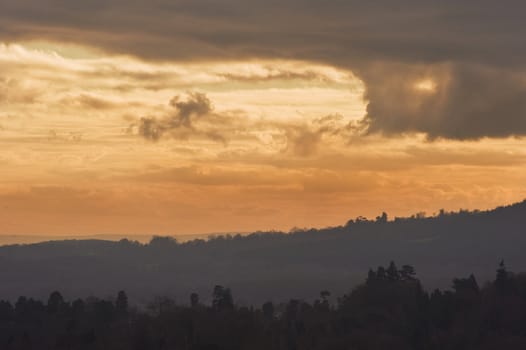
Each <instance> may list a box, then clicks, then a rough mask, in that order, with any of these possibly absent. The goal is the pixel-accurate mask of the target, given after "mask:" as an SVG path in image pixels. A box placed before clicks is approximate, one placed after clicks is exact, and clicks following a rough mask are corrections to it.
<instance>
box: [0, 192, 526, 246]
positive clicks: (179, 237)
mask: <svg viewBox="0 0 526 350" xmlns="http://www.w3.org/2000/svg"><path fill="white" fill-rule="evenodd" d="M522 203H526V198H524V199H523V200H521V201H517V202H513V203H506V204H502V205H498V206H495V207H492V208H488V209H480V208H475V209H467V208H459V209H458V210H445V209H443V208H440V209H439V210H437V211H434V212H433V213H426V212H423V211H418V212H415V213H413V214H411V215H406V216H391V215H389V213H386V212H385V211H382V212H381V213H379V214H378V216H372V217H365V216H362V215H358V216H353V217H349V218H348V219H347V220H346V221H345V222H343V223H340V224H334V225H329V226H323V227H307V226H303V227H296V226H295V227H292V228H290V229H288V230H276V229H272V228H270V229H266V230H253V231H245V232H205V233H186V234H157V233H149V234H141V233H136V234H133V233H132V234H127V235H123V234H121V235H119V234H112V233H99V234H97V233H94V234H87V235H71V234H70V235H67V234H65V235H54V236H49V235H31V234H25V235H24V234H22V235H21V234H18V235H17V234H11V235H10V234H3V235H0V247H3V246H9V245H18V244H20V245H25V244H38V243H45V242H53V241H68V240H79V241H82V240H103V241H113V242H117V241H121V240H125V239H126V240H130V241H136V242H139V243H142V244H148V243H149V242H150V241H151V240H152V239H154V238H155V237H169V238H174V239H176V241H177V242H178V243H186V242H189V241H193V240H205V241H208V240H209V239H211V238H216V237H226V236H236V235H241V236H247V235H250V234H254V233H259V232H263V233H265V232H278V233H285V234H290V233H295V232H297V231H303V230H326V229H332V228H337V227H343V226H345V225H346V223H348V222H349V221H351V220H356V219H358V218H363V219H365V220H367V221H369V222H374V221H375V220H378V217H379V216H380V215H382V214H384V213H385V214H387V222H396V221H397V219H402V220H403V219H411V218H418V219H428V218H438V217H440V213H441V212H443V213H445V214H449V215H451V214H453V215H455V214H460V213H462V212H465V211H467V212H468V213H485V212H492V211H495V210H497V209H502V208H506V207H511V206H515V205H519V204H522Z"/></svg>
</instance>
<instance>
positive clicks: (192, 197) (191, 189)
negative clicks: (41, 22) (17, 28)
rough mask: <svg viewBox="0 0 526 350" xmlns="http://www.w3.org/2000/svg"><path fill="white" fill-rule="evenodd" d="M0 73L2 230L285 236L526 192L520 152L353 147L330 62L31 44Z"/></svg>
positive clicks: (348, 77)
mask: <svg viewBox="0 0 526 350" xmlns="http://www.w3.org/2000/svg"><path fill="white" fill-rule="evenodd" d="M0 71H1V72H3V73H2V75H1V76H0V105H1V106H2V109H1V111H0V146H1V147H2V152H1V153H0V167H1V169H2V175H1V177H0V204H1V205H2V206H3V210H2V211H1V213H0V222H1V225H2V226H1V227H0V233H42V234H80V233H83V234H93V233H124V234H130V233H148V232H151V233H167V234H169V233H198V232H208V231H247V230H254V229H270V228H278V229H288V228H290V227H292V226H310V225H312V226H324V225H333V224H339V223H343V222H344V221H345V220H346V219H348V218H349V217H350V216H357V215H369V216H372V215H375V214H377V212H378V210H379V208H381V209H382V210H387V211H389V212H390V213H391V214H396V215H401V214H410V213H412V212H414V211H415V210H421V209H425V210H428V211H430V212H432V211H434V210H437V209H439V208H440V207H445V208H447V209H458V207H460V206H462V207H489V206H492V205H496V204H500V203H502V202H509V201H513V200H518V199H521V197H523V196H524V195H525V194H526V190H525V188H524V184H523V181H522V180H523V177H522V175H523V173H524V170H525V163H526V153H525V152H524V149H523V147H522V143H521V141H520V140H517V139H505V140H500V141H495V140H484V141H476V142H475V141H473V142H458V141H444V140H442V141H436V142H434V143H429V142H428V141H427V140H426V139H425V137H424V136H423V135H409V136H398V137H390V138H386V137H383V136H381V135H378V134H374V135H366V134H364V133H363V132H362V130H361V127H362V125H361V124H360V123H361V121H362V118H363V116H364V115H365V114H366V104H367V101H364V93H365V87H364V84H363V82H362V81H360V80H359V79H358V78H356V77H355V76H354V75H353V73H352V72H351V71H348V70H345V69H341V68H336V67H333V66H330V65H324V64H320V63H313V62H309V61H298V60H283V59H281V60H270V59H267V60H241V61H217V60H216V61H206V62H205V61H202V62H198V63H188V62H186V63H185V62H149V61H145V60H140V59H138V58H134V57H131V56H124V55H107V54H103V53H102V52H99V51H97V50H92V49H89V48H86V47H82V46H65V45H58V46H56V45H55V44H51V43H42V42H40V43H19V44H9V45H8V44H2V45H0ZM414 88H415V89H417V90H419V91H421V92H423V93H433V92H434V91H435V90H436V89H437V85H436V83H435V82H434V81H433V80H431V79H425V80H420V81H417V82H416V83H415V85H414ZM196 96H203V97H202V98H198V97H196ZM174 101H175V102H174ZM423 117H425V116H423ZM145 122H149V123H154V124H150V125H154V126H155V127H157V128H159V127H161V128H162V130H163V132H162V135H160V136H159V137H155V138H152V137H146V136H145V135H147V133H145V132H144V130H145V129H144V125H145V124H144V123H145ZM141 127H142V129H141ZM141 130H142V131H143V132H142V133H141ZM504 170H505V171H504ZM393 198H396V200H395V201H393ZM27 217H31V218H32V220H24V218H27Z"/></svg>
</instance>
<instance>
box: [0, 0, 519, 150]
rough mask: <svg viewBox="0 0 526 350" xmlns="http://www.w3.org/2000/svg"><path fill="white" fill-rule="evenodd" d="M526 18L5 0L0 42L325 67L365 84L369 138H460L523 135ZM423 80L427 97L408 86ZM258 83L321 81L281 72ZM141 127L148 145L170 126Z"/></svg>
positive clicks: (436, 6) (341, 7) (299, 5)
mask: <svg viewBox="0 0 526 350" xmlns="http://www.w3.org/2000/svg"><path fill="white" fill-rule="evenodd" d="M37 8H38V9H39V10H38V11H36V10H35V9H37ZM525 10H526V3H524V2H523V1H518V0H508V1H505V3H504V4H503V3H502V2H496V1H492V0H481V1H478V2H477V4H476V5H475V4H473V3H472V2H468V1H465V2H459V1H457V0H444V1H440V2H436V1H419V0H401V1H398V2H397V3H396V5H394V4H393V2H392V1H391V0H379V1H374V2H364V1H360V0H348V1H312V0H290V1H286V2H285V3H284V2H278V1H262V0H243V1H242V0H224V1H221V2H220V3H218V2H217V1H212V0H205V1H199V2H195V1H188V0H177V1H168V0H158V1H155V2H152V1H147V0H138V1H134V2H132V3H130V2H125V1H123V0H109V1H104V2H102V1H91V2H86V3H82V4H79V3H78V2H63V1H61V2H60V6H57V1H56V0H44V1H40V0H39V1H37V0H24V1H19V0H5V1H4V2H3V3H2V12H1V13H0V23H2V27H1V28H0V40H6V41H15V40H49V41H62V42H77V43H80V44H84V45H91V46H94V47H98V48H102V49H104V50H106V51H107V52H111V53H118V54H130V55H135V56H139V57H142V58H144V59H148V60H155V61H159V62H166V61H179V62H182V61H185V62H187V61H201V62H203V61H208V62H210V61H213V60H217V61H225V60H237V61H240V60H243V59H247V60H248V59H254V58H259V59H262V58H264V59H269V58H271V59H296V60H308V61H315V62H322V63H324V64H329V65H333V66H337V67H340V68H345V69H349V70H350V71H352V72H353V73H354V74H355V75H356V76H357V77H359V78H360V79H362V80H363V82H364V84H365V87H366V98H367V101H368V103H369V107H368V113H367V116H366V118H365V120H364V121H365V122H366V123H367V126H368V130H369V132H370V133H373V132H382V133H384V134H388V135H389V134H404V133H412V132H421V133H425V134H427V135H428V137H429V138H430V139H434V138H440V137H442V138H451V139H461V140H464V139H477V138H482V137H506V136H510V135H519V136H523V135H526V127H525V120H526V113H525V110H526V109H525V106H524V102H523V101H522V99H521V98H520V96H522V95H524V92H525V87H524V80H525V76H526V65H525V63H524V62H526V46H525V45H524V42H523V41H524V40H523V37H524V35H525V34H526V29H525V27H524V25H523V15H522V14H523V13H524V11H525ZM94 19H96V20H94ZM426 73H430V74H432V75H433V78H434V79H436V84H437V86H436V91H435V92H434V93H433V94H430V93H428V92H429V91H427V92H426V91H424V90H425V89H423V90H422V89H421V90H420V91H418V89H414V88H413V86H414V84H418V82H414V79H422V78H420V76H421V75H425V74H426ZM297 74H300V75H297ZM223 77H224V78H228V79H237V80H244V79H248V80H250V79H252V77H251V76H250V75H248V76H246V75H238V74H228V73H226V74H225V75H223ZM256 78H257V79H274V78H284V79H295V78H301V79H317V77H316V75H315V74H314V75H313V74H312V73H309V72H303V73H290V72H280V71H279V70H278V71H276V72H274V73H272V72H270V73H268V74H267V73H264V74H263V75H260V76H256ZM423 78H425V77H423ZM145 127H146V128H145V132H146V133H148V135H151V136H148V137H152V138H155V137H157V136H156V135H158V134H161V135H162V134H164V129H165V127H166V125H159V123H158V121H157V120H153V119H147V120H145ZM168 129H170V128H168Z"/></svg>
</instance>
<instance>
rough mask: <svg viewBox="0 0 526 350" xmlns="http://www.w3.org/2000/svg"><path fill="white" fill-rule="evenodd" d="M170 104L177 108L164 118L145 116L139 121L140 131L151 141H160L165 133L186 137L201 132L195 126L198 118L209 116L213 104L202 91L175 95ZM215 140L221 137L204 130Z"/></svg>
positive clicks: (140, 133)
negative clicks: (182, 95) (182, 97)
mask: <svg viewBox="0 0 526 350" xmlns="http://www.w3.org/2000/svg"><path fill="white" fill-rule="evenodd" d="M170 106H171V107H173V108H174V109H175V110H174V111H173V112H172V113H171V114H170V115H168V116H166V117H163V118H156V117H143V118H141V119H140V120H139V122H138V126H137V128H138V133H139V135H141V136H142V137H144V138H145V139H147V140H150V141H158V140H159V139H160V138H161V137H162V136H163V135H166V134H170V135H171V136H172V137H176V138H177V137H179V138H186V137H188V135H189V134H192V133H200V132H199V131H198V130H196V129H195V127H194V122H195V120H196V119H200V118H203V117H206V116H208V115H209V114H210V113H211V112H212V110H213V106H212V103H211V102H210V99H209V98H208V97H207V96H206V95H205V94H203V93H200V92H189V93H188V94H187V96H186V99H181V97H180V96H175V97H174V98H172V99H171V100H170ZM204 134H205V135H207V136H209V137H210V138H212V139H214V140H218V139H220V136H219V135H216V134H214V133H213V132H210V131H209V132H204Z"/></svg>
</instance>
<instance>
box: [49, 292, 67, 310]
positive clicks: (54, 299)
mask: <svg viewBox="0 0 526 350" xmlns="http://www.w3.org/2000/svg"><path fill="white" fill-rule="evenodd" d="M63 306H64V298H63V297H62V294H60V293H59V292H57V291H54V292H53V293H51V295H50V296H49V299H48V301H47V309H48V312H50V313H52V314H54V313H57V312H59V311H60V310H61V309H62V308H63Z"/></svg>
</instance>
